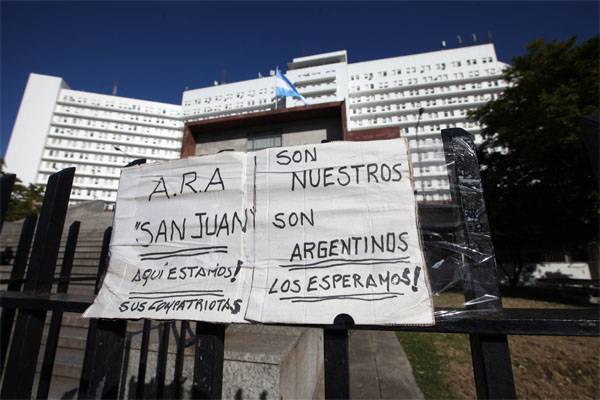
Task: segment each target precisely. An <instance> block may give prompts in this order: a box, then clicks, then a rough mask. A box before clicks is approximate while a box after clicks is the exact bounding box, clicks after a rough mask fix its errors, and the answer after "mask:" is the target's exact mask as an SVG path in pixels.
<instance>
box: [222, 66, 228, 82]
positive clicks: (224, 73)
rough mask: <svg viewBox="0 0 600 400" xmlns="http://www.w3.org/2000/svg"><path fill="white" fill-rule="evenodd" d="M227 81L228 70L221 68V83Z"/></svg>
mask: <svg viewBox="0 0 600 400" xmlns="http://www.w3.org/2000/svg"><path fill="white" fill-rule="evenodd" d="M224 83H227V70H226V69H225V68H223V69H222V70H221V85H222V84H224Z"/></svg>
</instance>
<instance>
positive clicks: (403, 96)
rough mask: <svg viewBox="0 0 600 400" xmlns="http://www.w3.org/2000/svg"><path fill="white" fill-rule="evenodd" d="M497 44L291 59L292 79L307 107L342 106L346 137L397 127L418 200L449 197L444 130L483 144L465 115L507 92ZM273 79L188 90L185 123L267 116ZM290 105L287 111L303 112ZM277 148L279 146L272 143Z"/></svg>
mask: <svg viewBox="0 0 600 400" xmlns="http://www.w3.org/2000/svg"><path fill="white" fill-rule="evenodd" d="M506 67H507V64H504V63H502V62H500V61H498V60H497V58H496V52H495V49H494V46H493V45H492V44H484V45H477V46H467V47H459V48H454V49H446V50H440V51H434V52H429V53H422V54H415V55H408V56H401V57H394V58H386V59H380V60H373V61H365V62H359V63H348V60H347V53H346V51H336V52H332V53H325V54H319V55H314V56H308V57H300V58H294V59H293V61H292V62H291V63H289V64H288V70H287V73H286V75H287V77H288V78H289V79H290V81H292V82H293V83H294V85H295V86H296V87H297V89H298V91H299V92H300V93H301V94H302V95H303V96H304V97H305V98H306V100H307V101H308V103H309V104H317V103H326V102H331V101H344V100H345V107H346V124H347V129H348V131H360V130H367V129H372V128H382V127H398V128H399V130H400V133H401V135H402V136H403V137H406V138H408V139H409V144H410V151H411V153H412V154H411V156H412V162H413V166H414V173H415V185H416V190H417V198H418V199H419V200H424V201H446V200H449V199H450V192H449V183H448V174H447V170H446V166H445V160H444V154H443V147H442V141H441V137H440V132H441V130H442V129H445V128H452V127H460V128H464V129H466V130H467V131H469V132H471V133H473V134H474V135H475V137H476V140H478V139H479V135H478V133H479V128H480V127H479V126H478V125H477V124H476V123H475V122H472V121H469V120H468V119H467V112H468V111H469V110H472V109H476V108H477V107H480V106H481V105H483V104H485V103H486V102H487V101H489V100H493V99H496V98H497V97H498V96H499V95H500V93H501V92H502V91H503V90H504V88H505V87H506V83H505V82H504V81H503V80H502V78H501V75H502V70H503V69H504V68H506ZM274 84H275V80H274V79H273V78H272V77H267V78H259V79H253V80H248V81H244V82H237V83H232V84H226V85H220V86H213V87H210V88H203V89H196V90H190V91H186V92H184V94H183V115H184V118H185V119H186V120H188V121H194V120H203V119H208V118H218V117H225V116H232V115H240V114H245V113H251V112H258V111H267V110H272V109H275V108H277V107H281V106H282V105H281V102H278V103H276V102H275V101H274ZM302 104H303V103H302V102H301V101H300V100H296V99H290V98H288V99H286V101H285V104H284V106H285V107H296V106H302ZM273 142H274V143H276V142H277V141H276V140H274V141H273Z"/></svg>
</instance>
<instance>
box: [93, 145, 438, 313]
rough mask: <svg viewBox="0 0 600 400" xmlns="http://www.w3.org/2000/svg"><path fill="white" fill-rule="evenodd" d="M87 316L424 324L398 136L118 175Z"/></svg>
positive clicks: (421, 278)
mask: <svg viewBox="0 0 600 400" xmlns="http://www.w3.org/2000/svg"><path fill="white" fill-rule="evenodd" d="M110 251H111V257H110V263H109V267H108V272H107V275H106V278H105V280H104V284H103V286H102V289H101V290H100V293H99V294H98V296H97V298H96V300H95V301H94V303H93V305H92V306H90V308H88V310H87V311H86V312H85V313H84V316H85V317H90V318H152V319H186V320H198V321H209V322H223V323H231V322H238V323H243V322H272V323H292V324H293V323H302V324H311V323H314V324H330V323H333V321H334V319H335V317H336V316H337V315H339V314H347V315H350V316H351V317H352V318H353V319H354V322H355V323H357V324H423V325H428V324H433V323H434V318H433V305H432V300H431V290H430V287H429V281H428V276H427V270H426V268H425V263H424V260H423V252H422V248H421V243H420V236H419V231H418V221H417V214H416V203H415V198H414V191H413V185H412V178H411V169H410V162H409V160H408V156H407V148H406V143H405V141H404V140H403V139H395V140H385V141H371V142H360V143H356V142H354V143H353V142H334V143H327V144H316V145H306V146H294V147H279V148H271V149H267V150H262V151H258V152H254V153H236V152H227V153H221V154H217V155H212V156H204V157H198V158H188V159H184V160H176V161H170V162H164V163H156V164H147V165H141V166H135V167H130V168H126V169H124V170H123V172H122V175H121V181H120V186H119V192H118V196H117V207H116V212H115V221H114V233H113V238H112V241H111V247H110Z"/></svg>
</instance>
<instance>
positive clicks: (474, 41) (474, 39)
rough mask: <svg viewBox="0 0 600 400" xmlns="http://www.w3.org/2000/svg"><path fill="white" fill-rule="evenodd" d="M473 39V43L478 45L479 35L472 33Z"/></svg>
mask: <svg viewBox="0 0 600 400" xmlns="http://www.w3.org/2000/svg"><path fill="white" fill-rule="evenodd" d="M471 35H472V37H473V43H477V35H476V34H474V33H471Z"/></svg>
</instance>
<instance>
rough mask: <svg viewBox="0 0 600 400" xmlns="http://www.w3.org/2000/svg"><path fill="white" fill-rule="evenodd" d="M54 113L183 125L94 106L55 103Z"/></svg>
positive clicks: (172, 121)
mask: <svg viewBox="0 0 600 400" xmlns="http://www.w3.org/2000/svg"><path fill="white" fill-rule="evenodd" d="M55 112H56V113H70V114H77V115H80V116H82V117H94V118H103V119H108V120H110V121H132V122H134V123H145V124H156V125H168V126H172V127H175V128H179V127H182V126H183V123H182V122H181V121H179V120H172V119H165V118H159V117H150V116H146V115H139V114H129V113H122V112H117V111H106V110H98V109H94V108H86V107H71V106H65V105H60V104H59V105H57V106H56V110H55Z"/></svg>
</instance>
